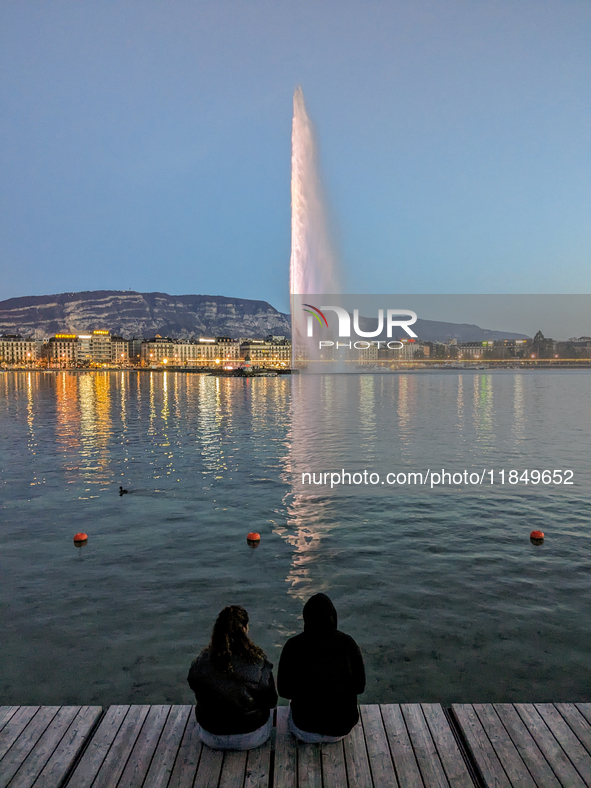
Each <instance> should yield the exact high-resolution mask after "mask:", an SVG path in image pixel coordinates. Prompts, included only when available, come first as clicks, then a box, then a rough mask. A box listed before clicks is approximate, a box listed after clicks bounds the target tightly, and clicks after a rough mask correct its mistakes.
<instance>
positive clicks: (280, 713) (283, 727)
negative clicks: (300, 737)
mask: <svg viewBox="0 0 591 788" xmlns="http://www.w3.org/2000/svg"><path fill="white" fill-rule="evenodd" d="M276 715H277V717H276V720H277V724H276V731H275V770H274V772H275V788H296V785H297V768H298V767H297V750H296V744H295V739H294V738H293V736H292V735H291V734H290V733H289V731H288V730H287V718H288V717H289V706H278V707H277V710H276Z"/></svg>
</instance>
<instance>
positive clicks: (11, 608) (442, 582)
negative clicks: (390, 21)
mask: <svg viewBox="0 0 591 788" xmlns="http://www.w3.org/2000/svg"><path fill="white" fill-rule="evenodd" d="M590 381H591V376H589V374H587V373H585V372H572V373H569V372H548V373H544V372H531V373H527V374H521V373H520V374H511V373H506V374H503V373H499V374H497V373H488V372H482V373H475V372H464V373H460V374H457V373H454V374H453V375H448V374H445V373H443V374H441V373H439V374H438V373H436V372H433V373H429V374H428V375H423V376H420V375H412V374H406V375H400V376H391V377H390V376H379V375H378V376H362V377H358V378H356V383H355V384H354V385H355V386H356V387H357V388H356V395H355V400H354V401H353V400H352V399H351V397H350V396H349V394H348V392H347V388H346V386H345V387H343V386H342V385H341V384H340V383H339V380H338V379H337V378H335V377H332V378H331V377H325V378H322V379H321V380H320V382H319V384H318V385H319V393H318V396H319V400H318V401H320V402H324V403H325V404H327V405H328V406H329V407H328V411H327V412H329V413H330V414H332V415H331V416H330V418H333V419H334V424H333V427H334V431H333V434H334V452H335V456H340V457H341V458H342V457H343V456H345V455H346V452H348V451H350V450H352V446H351V445H350V444H349V443H348V441H350V436H349V437H348V435H347V433H346V432H343V431H342V430H339V429H338V424H339V421H338V416H339V414H341V415H342V413H343V412H347V413H353V412H355V414H356V416H355V425H356V426H355V436H356V438H355V439H356V440H358V442H359V446H361V448H362V450H363V452H364V456H365V457H366V458H369V459H372V458H379V457H380V456H381V455H380V447H379V440H378V439H377V437H376V433H378V432H379V425H380V413H381V409H382V408H384V407H385V406H386V404H387V406H388V408H389V409H390V412H391V414H392V418H393V420H394V422H393V423H395V430H396V433H395V437H393V438H392V439H391V440H392V446H391V449H392V453H393V456H395V457H396V458H397V461H399V462H406V463H407V464H408V465H409V466H410V465H413V464H416V463H417V462H418V461H421V462H423V461H424V465H425V467H427V465H428V452H429V451H430V450H431V449H432V447H433V446H435V445H439V446H440V447H442V450H444V449H445V447H446V446H447V447H449V446H450V445H451V443H452V442H453V446H454V451H457V452H458V453H459V454H458V456H464V454H465V456H466V457H468V456H469V457H472V458H476V457H478V458H480V459H481V458H483V457H489V458H490V463H491V467H492V463H493V462H496V461H497V460H498V459H499V458H502V459H503V466H504V467H511V463H512V462H515V463H517V462H521V460H522V459H523V458H524V457H530V458H532V462H533V460H534V459H535V458H538V457H539V458H548V457H555V460H556V464H555V466H554V467H566V464H567V463H568V462H569V461H572V462H575V463H576V471H577V474H578V478H579V479H580V481H582V482H583V483H580V484H578V485H577V486H576V488H574V489H572V490H569V491H565V490H564V489H560V488H553V489H552V490H542V489H536V490H535V491H534V490H533V489H532V488H528V489H526V490H521V491H519V492H517V491H505V492H504V493H503V494H502V495H491V494H490V493H489V492H487V491H482V490H480V491H477V492H472V491H463V492H462V493H461V494H458V493H457V492H456V491H454V490H449V491H447V492H446V491H439V492H437V493H428V492H425V493H424V494H417V493H413V492H410V491H409V492H405V491H401V492H398V493H397V494H396V495H395V496H375V497H371V496H350V497H338V496H334V497H333V496H331V497H328V496H325V497H314V498H306V497H302V496H300V495H294V494H292V492H291V488H290V486H289V484H288V479H289V477H288V473H289V470H290V441H291V440H292V438H293V432H292V429H293V425H292V415H291V410H290V403H291V401H292V398H293V397H294V396H298V392H299V391H300V389H299V388H298V387H301V385H302V384H301V382H300V381H299V380H298V379H297V378H294V379H290V378H288V377H279V378H260V379H256V380H248V379H236V378H214V377H207V376H203V375H196V374H193V375H191V374H187V375H184V374H174V373H147V372H142V373H139V372H127V371H126V372H96V373H85V372H83V373H72V372H63V373H61V372H60V373H57V374H55V373H43V372H10V373H8V372H6V373H3V374H1V375H0V429H1V434H2V436H3V438H2V444H1V455H0V513H1V526H0V528H1V530H0V544H1V554H0V556H1V557H0V563H1V571H2V586H3V594H2V612H3V625H2V645H1V649H2V657H1V659H0V688H1V693H2V695H1V702H2V703H5V704H27V703H30V704H33V703H35V704H37V703H42V704H64V703H76V704H85V703H102V704H110V703H129V702H133V703H138V702H141V703H163V702H174V703H187V702H188V703H190V702H191V700H192V698H191V693H190V690H189V689H188V686H187V685H186V681H185V677H186V673H187V669H188V665H189V663H190V661H191V659H192V658H193V657H194V656H195V654H196V653H197V651H198V650H199V649H200V648H201V647H202V646H203V645H204V644H205V643H206V641H207V640H208V637H209V633H210V629H211V625H212V622H213V619H214V618H215V615H216V614H217V612H218V611H219V610H220V609H221V608H222V607H223V606H224V605H227V604H232V603H236V604H243V605H244V606H245V607H246V608H247V609H248V611H249V613H250V615H251V632H252V635H253V637H254V639H255V640H256V641H257V642H258V643H260V645H261V646H262V647H263V648H264V649H265V651H266V652H267V653H268V655H269V657H270V659H271V660H272V661H273V662H274V663H275V664H277V661H278V658H279V653H280V649H281V646H282V645H283V643H284V642H285V640H286V638H287V637H288V636H290V635H291V634H293V633H295V632H296V631H298V630H299V628H300V627H301V607H302V603H303V601H304V600H305V599H306V598H307V597H308V596H309V595H310V594H312V593H315V592H317V591H326V592H327V593H329V594H330V596H331V597H332V598H333V600H334V602H335V604H336V607H337V609H338V611H339V625H340V627H341V628H342V629H343V630H345V631H347V632H349V633H351V634H352V635H353V636H354V637H355V638H356V640H357V641H358V642H359V644H360V646H361V648H362V651H363V653H364V655H365V659H366V665H367V671H368V687H367V691H366V693H365V695H364V696H362V700H363V702H402V701H441V702H445V703H450V702H452V701H465V702H476V701H495V702H496V701H532V700H535V701H548V700H552V701H573V700H579V701H590V700H591V657H590V644H589V638H590V635H589V633H590V632H591V593H590V584H591V572H590V570H591V562H590V553H589V550H590V547H591V535H590V529H589V515H590V502H591V494H590V487H589V480H590V471H591V461H590V458H589V448H588V447H589V445H591V444H590V443H589V438H590V431H591V405H590V402H591V400H590V398H589V383H590ZM351 385H353V384H351ZM434 403H436V404H437V406H436V407H434ZM430 447H431V448H430ZM534 465H535V463H534V464H532V465H530V467H534ZM538 467H539V464H538ZM119 485H123V486H124V487H125V488H126V489H128V490H129V492H130V494H129V495H125V496H123V497H120V496H119V495H118V494H117V491H118V488H119ZM533 528H540V529H541V530H543V531H545V532H546V535H547V538H546V542H545V543H544V545H542V546H541V547H535V546H533V545H532V544H531V543H530V542H529V539H528V534H529V532H530V530H532V529H533ZM251 530H256V531H259V532H260V533H261V535H262V542H261V546H260V547H259V548H258V549H256V550H252V549H250V548H248V547H247V545H246V541H245V535H246V533H247V532H248V531H251ZM77 531H85V532H87V533H88V534H89V542H88V545H87V546H86V547H84V548H82V549H81V550H78V549H76V548H75V547H74V546H73V544H72V536H73V534H74V533H75V532H77Z"/></svg>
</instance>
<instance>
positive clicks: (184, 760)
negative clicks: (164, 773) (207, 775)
mask: <svg viewBox="0 0 591 788" xmlns="http://www.w3.org/2000/svg"><path fill="white" fill-rule="evenodd" d="M198 730H199V728H198V726H197V721H196V719H195V714H194V711H193V710H191V713H190V714H189V719H188V720H187V726H186V728H185V732H184V734H183V738H182V741H181V746H180V747H179V750H178V753H177V756H176V760H175V762H174V768H173V770H172V774H171V776H170V781H169V783H168V788H192V787H193V781H194V779H195V774H196V773H197V768H198V766H199V760H200V759H201V753H202V751H203V744H202V743H201V740H200V739H199V736H198V735H197V732H198ZM68 788H69V786H68Z"/></svg>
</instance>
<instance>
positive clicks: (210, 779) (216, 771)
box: [194, 745, 224, 788]
mask: <svg viewBox="0 0 591 788" xmlns="http://www.w3.org/2000/svg"><path fill="white" fill-rule="evenodd" d="M223 760H224V752H223V750H211V749H210V748H209V747H206V746H205V745H203V749H202V750H201V758H200V760H199V766H198V768H197V777H196V778H195V782H194V788H217V787H218V783H219V781H220V772H221V771H222V762H223Z"/></svg>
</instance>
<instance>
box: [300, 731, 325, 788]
mask: <svg viewBox="0 0 591 788" xmlns="http://www.w3.org/2000/svg"><path fill="white" fill-rule="evenodd" d="M296 751H297V754H298V782H297V785H298V788H322V770H321V757H320V745H319V744H303V743H302V742H299V741H298V742H296Z"/></svg>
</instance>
